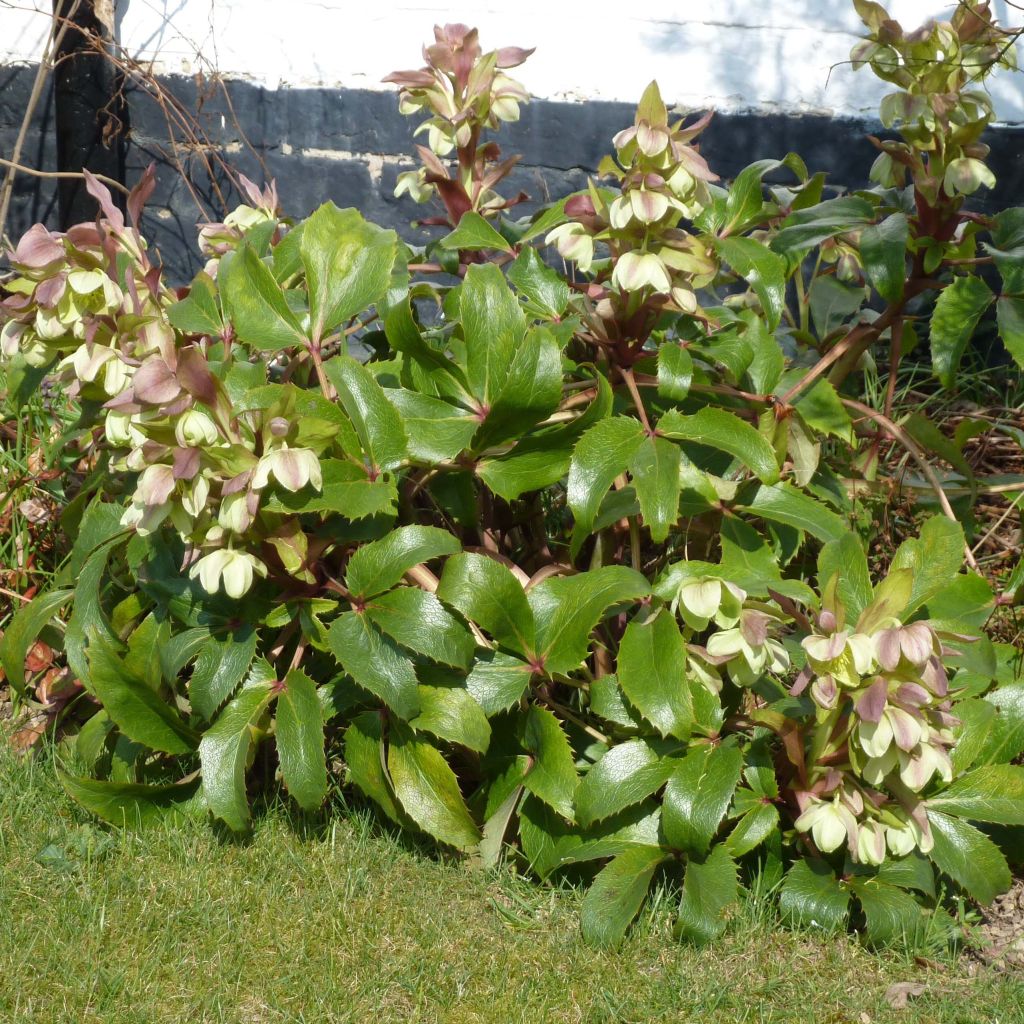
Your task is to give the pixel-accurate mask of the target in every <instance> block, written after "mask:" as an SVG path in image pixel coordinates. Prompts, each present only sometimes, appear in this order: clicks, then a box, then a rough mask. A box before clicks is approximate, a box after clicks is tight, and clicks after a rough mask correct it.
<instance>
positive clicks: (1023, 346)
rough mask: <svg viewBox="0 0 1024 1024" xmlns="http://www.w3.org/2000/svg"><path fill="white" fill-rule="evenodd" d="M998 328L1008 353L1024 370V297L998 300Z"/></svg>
mask: <svg viewBox="0 0 1024 1024" xmlns="http://www.w3.org/2000/svg"><path fill="white" fill-rule="evenodd" d="M996 326H997V327H998V328H999V337H1000V338H1002V340H1003V344H1004V345H1005V346H1006V351H1007V352H1009V353H1010V355H1011V356H1013V359H1014V361H1015V362H1016V364H1017V365H1018V366H1020V367H1022V368H1024V295H1000V296H999V298H998V299H997V300H996Z"/></svg>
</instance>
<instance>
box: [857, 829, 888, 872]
mask: <svg viewBox="0 0 1024 1024" xmlns="http://www.w3.org/2000/svg"><path fill="white" fill-rule="evenodd" d="M857 860H858V861H859V862H860V863H861V864H871V865H874V866H876V867H877V866H878V865H879V864H881V863H882V861H884V860H885V832H884V830H883V829H882V826H881V825H879V824H878V822H876V821H870V822H865V823H864V824H863V825H861V827H860V829H859V830H858V833H857Z"/></svg>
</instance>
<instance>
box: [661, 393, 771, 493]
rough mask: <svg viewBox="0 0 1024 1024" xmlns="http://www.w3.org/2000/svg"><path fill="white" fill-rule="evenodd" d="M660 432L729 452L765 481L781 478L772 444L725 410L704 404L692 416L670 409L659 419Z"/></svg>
mask: <svg viewBox="0 0 1024 1024" xmlns="http://www.w3.org/2000/svg"><path fill="white" fill-rule="evenodd" d="M658 432H659V433H660V434H664V435H666V436H667V437H677V438H679V439H681V440H683V441H693V442H695V443H696V444H703V445H707V446H708V447H709V448H716V449H718V450H719V451H723V452H726V453H727V454H729V455H731V456H732V457H733V458H734V459H737V460H738V461H739V462H740V463H741V464H742V465H743V466H745V467H746V468H747V469H749V470H750V471H751V472H752V473H753V474H754V475H755V476H756V477H757V478H758V479H759V480H761V481H763V482H764V483H774V482H775V481H776V480H778V479H779V464H778V462H777V461H776V458H775V452H774V451H773V450H772V446H771V445H770V444H769V443H768V442H767V441H766V440H765V439H764V437H763V436H762V435H761V434H759V433H758V432H757V431H756V430H755V429H754V428H753V427H752V426H751V425H750V424H749V423H744V421H743V420H741V419H740V418H739V417H738V416H735V415H733V413H731V412H727V411H726V410H725V409H716V408H714V407H712V406H705V407H704V408H703V409H701V410H700V411H699V412H697V413H694V414H693V415H692V416H684V415H683V414H682V413H680V412H678V411H677V410H675V409H670V410H669V411H668V412H667V413H665V415H664V416H662V417H661V419H660V420H659V422H658Z"/></svg>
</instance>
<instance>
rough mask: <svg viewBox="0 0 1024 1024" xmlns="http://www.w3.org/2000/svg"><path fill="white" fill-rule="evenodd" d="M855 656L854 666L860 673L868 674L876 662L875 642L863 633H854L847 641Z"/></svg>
mask: <svg viewBox="0 0 1024 1024" xmlns="http://www.w3.org/2000/svg"><path fill="white" fill-rule="evenodd" d="M846 644H847V647H848V648H849V650H850V653H851V655H852V656H853V667H854V669H856V671H857V674H858V675H861V676H863V675H867V673H868V672H870V671H871V668H872V666H873V664H874V644H873V643H872V642H871V638H870V637H868V636H865V635H864V634H863V633H854V634H852V635H851V636H850V638H849V639H848V640H847V641H846Z"/></svg>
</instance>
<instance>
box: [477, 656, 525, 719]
mask: <svg viewBox="0 0 1024 1024" xmlns="http://www.w3.org/2000/svg"><path fill="white" fill-rule="evenodd" d="M532 674H533V673H532V671H531V670H530V666H529V665H527V664H526V663H525V662H524V661H521V660H520V659H519V658H515V657H513V656H512V655H511V654H502V653H501V651H480V652H479V653H478V656H477V660H476V663H475V664H474V665H473V668H472V670H471V671H470V673H469V675H468V676H466V689H467V690H468V691H469V692H470V693H471V694H472V695H473V699H474V700H475V701H476V702H477V703H478V704H479V705H480V707H482V708H483V709H484V714H485V715H487V717H488V718H490V717H491V716H492V715H496V714H498V713H499V712H501V711H507V710H508V709H509V708H510V707H512V705H513V704H518V703H519V701H520V699H521V698H522V696H523V694H524V693H525V692H526V687H527V686H528V685H529V682H530V677H531V676H532Z"/></svg>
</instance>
